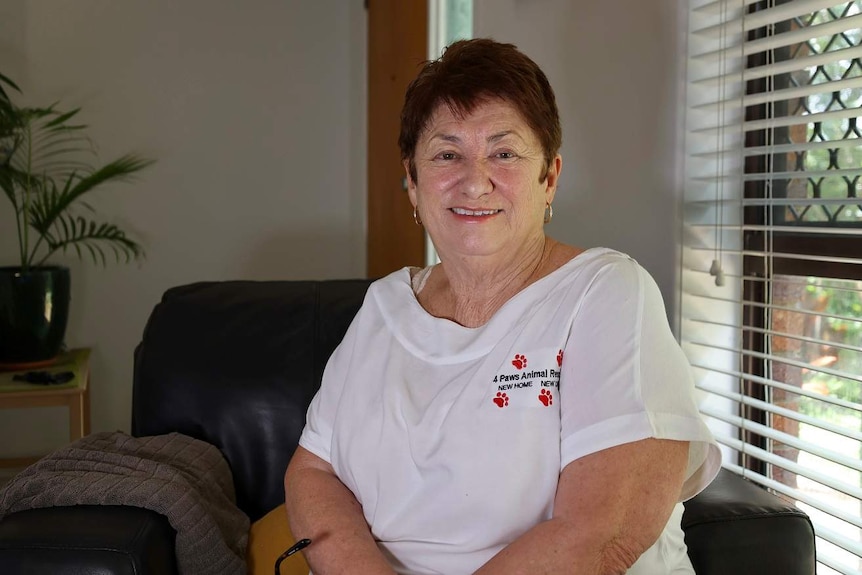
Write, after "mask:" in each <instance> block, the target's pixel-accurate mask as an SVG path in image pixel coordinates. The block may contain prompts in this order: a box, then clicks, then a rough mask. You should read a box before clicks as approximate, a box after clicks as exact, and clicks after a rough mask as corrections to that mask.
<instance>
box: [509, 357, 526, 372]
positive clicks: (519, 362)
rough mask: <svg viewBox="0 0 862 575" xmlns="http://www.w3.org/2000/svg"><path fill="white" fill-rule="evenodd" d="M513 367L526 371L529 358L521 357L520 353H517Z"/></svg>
mask: <svg viewBox="0 0 862 575" xmlns="http://www.w3.org/2000/svg"><path fill="white" fill-rule="evenodd" d="M512 365H514V366H515V367H517V368H518V369H524V368H525V367H527V357H526V356H524V355H521V354H520V353H516V354H515V359H513V360H512Z"/></svg>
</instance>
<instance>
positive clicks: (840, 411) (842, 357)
mask: <svg viewBox="0 0 862 575" xmlns="http://www.w3.org/2000/svg"><path fill="white" fill-rule="evenodd" d="M803 305H804V307H805V308H807V309H813V310H816V311H817V312H818V313H822V314H825V315H829V316H833V317H824V318H823V319H822V320H821V322H820V326H819V330H818V332H817V333H813V334H809V335H810V336H811V337H814V338H817V339H821V340H825V341H828V342H836V343H840V344H844V345H847V346H853V347H857V348H859V347H862V282H856V281H849V280H832V279H825V278H814V277H809V278H808V280H807V286H806V297H805V301H804V302H803ZM821 353H823V354H825V355H824V357H829V358H835V359H834V361H833V362H832V363H830V364H829V366H828V367H829V368H830V369H832V370H835V371H840V372H843V373H846V374H848V375H849V376H851V377H838V376H836V375H833V374H830V373H823V372H820V371H815V370H810V371H808V372H806V373H805V375H804V377H803V383H804V384H807V385H808V386H810V387H812V388H814V389H818V390H820V391H821V392H826V393H828V395H830V396H831V397H834V398H836V399H841V400H844V401H848V402H851V403H855V404H862V382H860V381H859V380H860V379H862V352H860V351H857V350H853V349H847V348H844V347H840V346H833V347H830V348H828V349H827V350H823V351H822V352H821ZM806 355H809V357H807V358H806V359H808V360H809V361H811V360H814V359H816V358H815V357H811V356H810V355H812V354H806ZM799 408H800V411H801V412H802V413H805V414H806V415H811V416H814V417H825V418H827V419H829V420H832V421H833V422H836V423H837V422H838V421H839V420H844V419H845V418H846V417H848V416H852V417H853V418H854V419H858V418H859V417H860V415H859V412H858V411H856V410H851V409H848V408H843V407H839V406H834V405H830V404H826V403H824V402H822V401H818V400H815V399H812V398H808V397H804V396H803V397H801V398H800V405H799Z"/></svg>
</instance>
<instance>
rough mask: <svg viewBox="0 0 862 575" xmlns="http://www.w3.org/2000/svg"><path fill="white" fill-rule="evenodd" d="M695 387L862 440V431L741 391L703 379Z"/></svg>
mask: <svg viewBox="0 0 862 575" xmlns="http://www.w3.org/2000/svg"><path fill="white" fill-rule="evenodd" d="M692 365H693V366H695V367H703V366H700V365H697V364H692ZM704 369H708V370H709V371H713V372H717V373H725V374H727V375H733V374H732V373H730V372H729V371H727V370H722V369H716V368H714V367H710V368H704ZM744 379H751V380H752V381H754V378H753V377H745V378H744ZM696 387H697V389H700V390H703V391H706V392H708V393H712V394H714V395H717V396H719V397H723V398H725V399H730V400H732V401H735V402H737V403H741V404H743V405H747V406H749V407H754V408H756V409H761V410H763V411H766V412H769V413H773V414H776V415H781V416H783V417H786V418H788V419H792V420H793V421H798V422H800V423H805V424H808V425H810V426H812V427H817V428H819V429H825V430H826V431H831V432H832V433H835V434H837V435H842V436H844V437H847V438H849V439H855V440H856V441H862V433H860V432H858V431H855V430H851V429H846V428H844V427H841V426H839V425H835V424H834V423H830V422H828V421H825V420H823V419H817V418H815V417H811V416H808V415H805V414H804V413H799V412H798V411H793V410H792V409H787V408H785V407H780V406H778V405H773V404H771V403H768V402H766V401H761V400H759V399H755V398H753V397H749V396H747V395H743V394H742V393H739V392H738V391H729V390H725V389H720V388H718V387H716V386H715V385H713V384H710V383H707V382H705V381H700V382H698V383H697V385H696Z"/></svg>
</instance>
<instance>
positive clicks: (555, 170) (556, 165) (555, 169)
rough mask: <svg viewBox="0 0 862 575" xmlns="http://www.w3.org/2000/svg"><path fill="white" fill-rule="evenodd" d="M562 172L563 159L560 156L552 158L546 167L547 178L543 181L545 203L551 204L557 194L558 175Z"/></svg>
mask: <svg viewBox="0 0 862 575" xmlns="http://www.w3.org/2000/svg"><path fill="white" fill-rule="evenodd" d="M562 171H563V157H562V156H561V155H560V154H557V155H556V156H554V159H553V160H552V161H551V165H550V166H549V167H548V176H547V178H546V179H545V201H546V202H547V203H549V204H550V203H552V202H553V201H554V196H555V195H556V193H557V183H558V182H559V181H560V173H561V172H562Z"/></svg>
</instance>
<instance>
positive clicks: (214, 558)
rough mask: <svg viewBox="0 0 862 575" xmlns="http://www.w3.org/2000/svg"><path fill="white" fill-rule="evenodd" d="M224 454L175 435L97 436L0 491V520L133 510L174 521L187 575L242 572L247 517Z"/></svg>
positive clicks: (181, 566)
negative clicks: (78, 510)
mask: <svg viewBox="0 0 862 575" xmlns="http://www.w3.org/2000/svg"><path fill="white" fill-rule="evenodd" d="M235 500H236V496H235V493H234V487H233V480H232V478H231V474H230V469H229V467H228V464H227V462H226V461H225V459H224V457H222V454H221V452H219V450H218V449H217V448H216V447H214V446H212V445H210V444H208V443H206V442H203V441H200V440H197V439H194V438H191V437H188V436H186V435H182V434H179V433H170V434H167V435H157V436H152V437H139V438H136V437H131V436H130V435H127V434H125V433H121V432H114V433H95V434H92V435H89V436H87V437H84V438H82V439H79V440H78V441H75V442H74V443H71V444H70V445H68V446H66V447H63V448H61V449H59V450H57V451H55V452H54V453H52V454H50V455H48V456H46V457H44V458H43V459H40V460H39V461H37V462H36V463H34V464H33V465H31V466H30V467H28V468H27V469H25V470H24V471H22V472H21V473H20V474H18V475H17V476H15V477H14V478H13V479H12V481H11V482H10V483H9V484H7V485H6V487H5V488H4V489H3V490H2V491H0V519H2V518H3V516H4V515H6V514H9V513H14V512H16V511H21V510H24V509H33V508H37V507H54V506H63V505H130V506H134V507H143V508H145V509H151V510H153V511H155V512H157V513H160V514H162V515H164V516H165V517H167V518H168V521H170V523H171V525H172V526H173V527H174V529H175V530H176V532H177V539H176V554H177V566H178V567H179V571H180V573H181V575H198V574H200V575H221V574H224V575H244V574H245V573H246V563H245V551H246V543H247V542H248V530H249V519H248V517H247V516H246V515H245V514H244V513H243V512H242V511H241V510H240V509H239V508H237V506H236V503H235Z"/></svg>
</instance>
